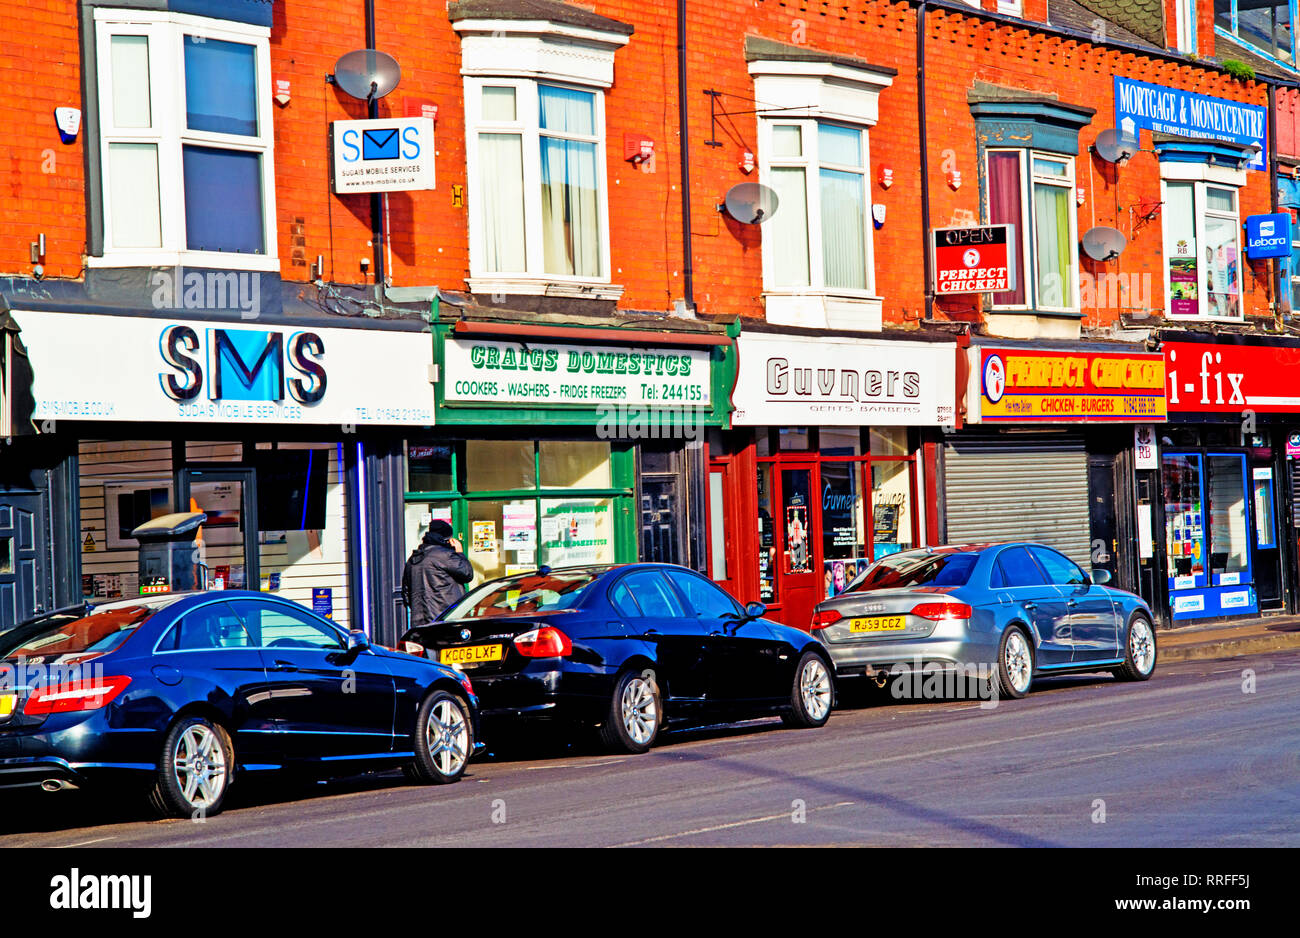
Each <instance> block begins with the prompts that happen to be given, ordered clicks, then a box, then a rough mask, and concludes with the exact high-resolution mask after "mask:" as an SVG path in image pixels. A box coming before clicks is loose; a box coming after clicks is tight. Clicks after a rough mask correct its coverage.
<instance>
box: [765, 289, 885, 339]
mask: <svg viewBox="0 0 1300 938" xmlns="http://www.w3.org/2000/svg"><path fill="white" fill-rule="evenodd" d="M763 305H764V308H765V313H766V318H767V321H768V322H770V323H772V324H774V325H779V326H799V327H803V328H808V329H844V330H850V331H855V332H880V331H881V330H882V329H883V328H884V319H883V314H882V309H883V305H884V300H883V299H882V298H881V297H878V296H868V295H865V294H853V295H849V294H843V293H824V292H823V293H818V292H798V293H795V292H777V291H767V292H765V293H764V294H763Z"/></svg>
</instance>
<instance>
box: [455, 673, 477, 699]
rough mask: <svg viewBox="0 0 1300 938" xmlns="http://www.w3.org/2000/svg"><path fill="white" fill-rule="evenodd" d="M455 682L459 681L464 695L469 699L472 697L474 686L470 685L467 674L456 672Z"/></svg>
mask: <svg viewBox="0 0 1300 938" xmlns="http://www.w3.org/2000/svg"><path fill="white" fill-rule="evenodd" d="M456 680H458V681H460V686H461V687H463V688H465V693H467V694H469V695H470V696H471V697H473V696H474V685H473V684H472V683H470V679H469V675H468V674H466V673H465V672H464V671H457V672H456Z"/></svg>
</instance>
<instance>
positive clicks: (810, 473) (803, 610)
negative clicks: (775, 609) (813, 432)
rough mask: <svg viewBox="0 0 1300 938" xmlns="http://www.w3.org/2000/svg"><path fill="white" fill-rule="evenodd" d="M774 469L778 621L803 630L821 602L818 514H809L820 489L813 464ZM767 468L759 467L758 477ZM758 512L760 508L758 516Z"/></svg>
mask: <svg viewBox="0 0 1300 938" xmlns="http://www.w3.org/2000/svg"><path fill="white" fill-rule="evenodd" d="M777 465H778V466H779V469H778V470H777V471H776V472H774V473H773V476H774V482H775V483H776V485H775V492H774V495H775V498H774V500H773V502H772V506H773V507H774V508H775V509H776V511H775V512H774V513H773V519H774V521H775V522H776V529H777V530H776V535H777V538H776V539H777V542H778V546H777V551H776V565H777V568H778V570H779V571H780V576H781V590H782V592H783V593H784V595H783V596H782V597H781V604H782V606H783V610H782V612H783V615H782V617H781V619H782V621H783V622H785V623H786V624H787V625H794V626H797V627H800V628H806V627H807V625H808V623H809V622H810V621H811V620H812V611H813V607H814V606H816V605H817V603H818V602H820V601H821V599H822V585H823V584H822V581H823V576H822V573H821V566H822V564H821V558H820V556H818V554H819V552H818V550H817V544H818V542H819V541H820V539H821V535H820V531H819V530H818V528H819V526H820V523H821V517H820V516H821V513H820V512H819V511H815V510H813V509H814V505H813V494H814V493H815V492H819V491H820V490H821V486H820V484H819V479H818V472H817V464H816V463H815V462H809V463H802V464H801V463H788V462H782V463H778V464H777ZM771 468H772V467H770V466H765V465H760V466H759V473H760V475H761V474H762V472H763V471H764V470H765V469H768V470H770V469H771ZM760 489H761V483H760ZM761 509H762V505H761V504H760V516H761Z"/></svg>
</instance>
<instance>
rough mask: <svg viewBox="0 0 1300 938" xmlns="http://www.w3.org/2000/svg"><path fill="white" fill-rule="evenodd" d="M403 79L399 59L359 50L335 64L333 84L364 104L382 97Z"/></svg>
mask: <svg viewBox="0 0 1300 938" xmlns="http://www.w3.org/2000/svg"><path fill="white" fill-rule="evenodd" d="M401 80H402V69H401V67H400V66H399V65H398V64H397V59H395V58H393V57H392V56H391V55H389V54H388V53H387V52H380V51H379V50H378V49H357V50H355V51H353V52H349V53H348V54H347V55H345V56H343V57H342V58H341V59H339V60H338V62H337V63H335V65H334V81H335V82H336V83H337V84H338V86H339V87H340V88H342V89H343V90H344V91H346V92H347V93H348V94H350V95H352V97H354V98H360V99H361V100H363V101H369V100H370V99H371V98H372V97H373V98H382V97H383V96H384V95H386V94H388V93H389V92H390V91H392V90H393V89H394V88H396V87H397V83H398V82H399V81H401Z"/></svg>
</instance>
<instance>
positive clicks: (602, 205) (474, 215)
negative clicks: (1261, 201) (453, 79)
mask: <svg viewBox="0 0 1300 938" xmlns="http://www.w3.org/2000/svg"><path fill="white" fill-rule="evenodd" d="M539 85H547V86H550V87H557V88H571V89H573V90H575V91H582V92H585V93H587V94H590V95H592V96H593V98H594V100H595V128H596V134H595V136H578V135H573V134H563V133H556V132H554V131H545V132H543V131H542V129H541V126H540V124H541V118H540V110H539V108H540V97H539V92H538V86H539ZM492 87H511V88H514V89H515V120H514V121H513V122H501V121H489V120H485V119H484V117H483V89H484V88H492ZM482 133H501V134H507V133H508V134H518V135H520V136H521V138H522V149H523V173H524V177H523V192H524V232H523V235H524V262H525V269H524V270H516V271H496V270H489V269H488V268H487V266H486V263H485V260H486V258H487V256H488V250H487V243H486V240H485V239H486V237H487V226H486V224H484V220H483V211H484V209H483V198H484V193H485V187H486V186H489V185H491V180H487V179H484V178H483V172H482V161H481V159H480V157H479V150H478V142H479V141H478V138H479V134H482ZM465 134H466V140H465V145H466V154H467V158H466V164H467V165H466V168H467V173H466V183H467V184H468V186H469V192H470V207H469V209H470V210H469V234H470V283H471V289H472V290H473V292H475V293H542V292H547V293H555V292H560V291H557V290H550V289H547V286H548V285H552V284H553V285H559V286H560V287H561V288H563V287H564V286H569V287H571V288H573V289H574V290H575V291H577V293H578V294H579V295H581V293H582V288H584V287H589V286H596V287H600V286H608V285H610V269H611V268H610V248H609V184H608V178H609V177H608V170H607V168H606V160H605V149H606V147H605V139H606V132H605V94H604V90H603V89H601V88H594V87H590V86H586V85H580V84H575V83H573V82H563V81H549V80H547V79H545V78H541V79H537V80H533V79H526V78H509V77H502V78H492V77H466V78H465ZM542 137H555V138H560V139H567V140H581V141H584V142H588V143H594V144H595V149H596V167H595V172H596V183H597V189H598V191H597V196H596V206H597V217H598V224H599V225H600V232H599V236H598V237H599V245H600V272H599V274H598V275H597V276H595V277H584V276H575V275H565V274H554V273H548V272H547V271H546V258H545V249H544V246H543V232H542V200H541V191H542V156H541V138H542ZM618 292H619V294H621V293H622V290H621V288H619V289H618Z"/></svg>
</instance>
